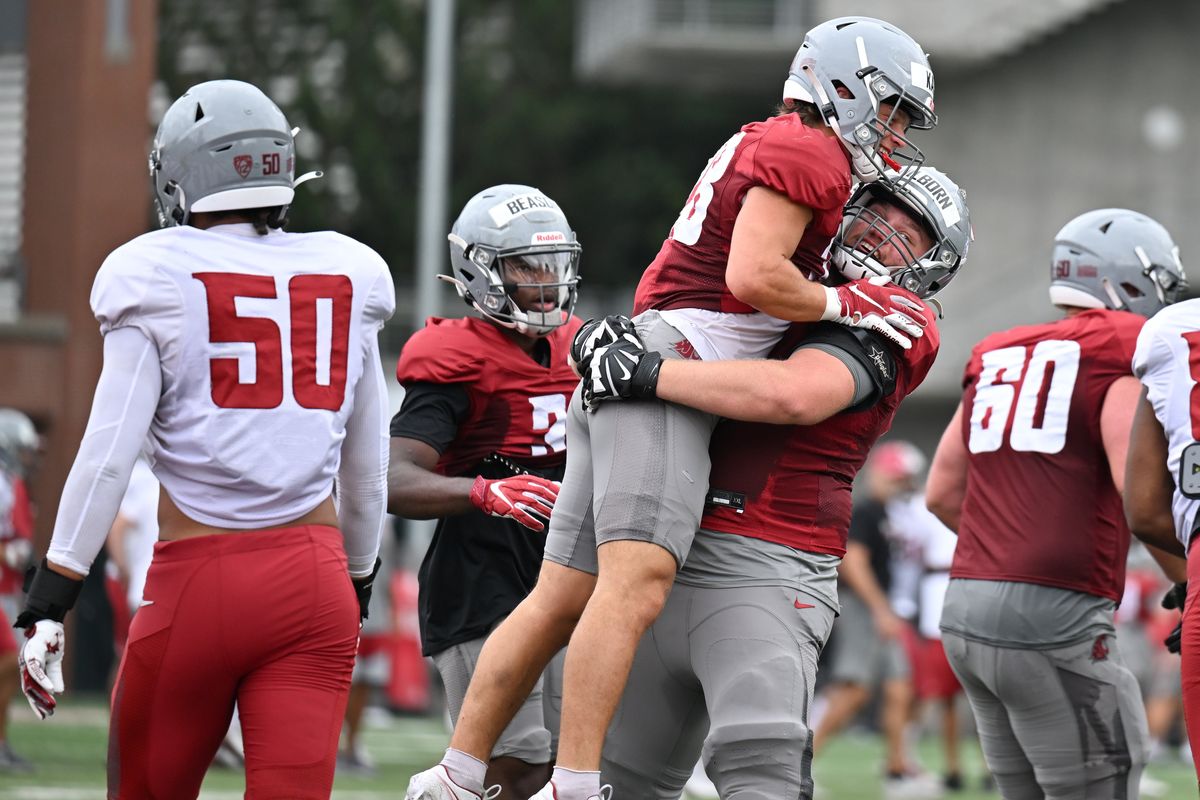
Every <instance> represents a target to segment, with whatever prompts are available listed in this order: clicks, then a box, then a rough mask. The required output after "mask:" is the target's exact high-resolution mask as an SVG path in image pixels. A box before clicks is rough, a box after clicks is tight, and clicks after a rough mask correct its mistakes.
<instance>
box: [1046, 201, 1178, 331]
mask: <svg viewBox="0 0 1200 800" xmlns="http://www.w3.org/2000/svg"><path fill="white" fill-rule="evenodd" d="M1186 288H1187V276H1186V275H1185V274H1184V270H1183V262H1182V261H1180V259H1179V248H1178V247H1177V246H1176V244H1175V241H1174V240H1173V239H1172V238H1171V234H1169V233H1167V229H1166V228H1164V227H1163V226H1162V225H1160V224H1159V223H1158V222H1156V221H1154V220H1153V219H1151V218H1150V217H1148V216H1146V215H1145V214H1141V213H1138V212H1137V211H1130V210H1129V209H1126V208H1101V209H1097V210H1095V211H1088V212H1086V213H1084V214H1080V215H1079V216H1078V217H1076V218H1075V219H1073V220H1071V221H1070V222H1068V223H1067V224H1066V225H1064V226H1063V227H1062V230H1060V231H1059V232H1058V234H1057V235H1055V237H1054V252H1053V256H1052V257H1051V263H1050V302H1051V303H1053V304H1054V305H1056V306H1078V307H1081V308H1108V309H1112V310H1114V311H1132V312H1133V313H1135V314H1140V315H1141V316H1143V317H1151V316H1153V315H1154V314H1155V313H1157V312H1158V311H1159V310H1160V309H1162V308H1163V307H1165V306H1168V305H1170V304H1171V303H1174V302H1175V301H1177V300H1178V299H1179V298H1180V297H1181V296H1182V295H1183V292H1184V290H1185V289H1186Z"/></svg>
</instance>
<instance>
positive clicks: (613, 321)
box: [567, 314, 642, 378]
mask: <svg viewBox="0 0 1200 800" xmlns="http://www.w3.org/2000/svg"><path fill="white" fill-rule="evenodd" d="M620 339H629V340H632V341H636V342H637V343H638V344H641V342H642V340H641V338H640V337H638V335H637V329H635V328H634V326H633V320H631V319H630V318H629V317H626V316H624V315H623V314H610V315H609V316H607V317H605V318H604V319H589V320H588V321H587V322H585V323H583V325H581V326H580V327H579V330H578V331H577V332H576V333H575V338H574V339H573V340H572V341H571V349H570V350H569V351H567V363H568V364H569V365H570V366H571V369H572V370H574V372H575V374H576V375H578V376H579V377H581V378H582V377H583V376H584V375H586V374H587V372H588V367H589V366H590V365H591V363H592V356H593V355H594V354H595V352H596V351H597V350H598V349H600V348H601V347H604V346H605V345H609V344H612V343H613V342H616V341H618V340H620Z"/></svg>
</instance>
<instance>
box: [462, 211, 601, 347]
mask: <svg viewBox="0 0 1200 800" xmlns="http://www.w3.org/2000/svg"><path fill="white" fill-rule="evenodd" d="M449 240H450V243H451V245H452V246H453V247H454V248H455V249H457V250H458V251H459V252H460V253H461V258H462V259H463V261H465V262H466V263H468V264H470V265H471V266H470V269H469V270H463V269H459V270H458V273H459V276H460V278H465V279H466V280H462V279H453V278H450V277H449V276H442V277H443V279H444V280H448V281H451V282H453V283H455V284H456V286H457V288H458V290H459V293H460V294H461V295H462V296H463V298H464V299H465V300H466V301H467V302H468V303H470V304H471V306H472V307H474V308H475V309H476V310H477V311H478V312H479V313H480V314H483V315H484V316H485V317H487V318H488V319H489V320H491V321H492V322H495V323H496V324H497V325H500V326H501V327H505V328H510V329H512V330H515V331H517V332H518V333H522V334H525V335H527V336H546V335H548V334H549V333H551V332H552V331H554V330H555V329H556V328H559V327H561V326H563V325H564V324H566V322H567V320H569V319H570V318H571V314H572V313H573V312H574V310H575V301H576V298H577V292H578V289H577V287H578V284H579V256H580V253H581V248H580V246H579V243H578V242H559V243H556V244H553V245H538V246H530V247H523V248H516V249H507V250H496V249H494V248H491V247H488V246H487V245H483V244H471V243H469V242H467V241H466V240H464V239H462V238H461V237H459V236H456V235H455V234H450V236H449Z"/></svg>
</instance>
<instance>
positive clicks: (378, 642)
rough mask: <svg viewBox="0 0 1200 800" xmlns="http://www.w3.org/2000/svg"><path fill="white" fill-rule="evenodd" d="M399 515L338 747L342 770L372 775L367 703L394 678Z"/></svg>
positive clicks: (389, 525) (389, 532) (385, 542)
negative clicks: (394, 582)
mask: <svg viewBox="0 0 1200 800" xmlns="http://www.w3.org/2000/svg"><path fill="white" fill-rule="evenodd" d="M395 522H396V518H395V517H392V516H389V517H388V519H387V522H385V523H384V526H383V539H382V540H381V541H380V545H379V560H380V561H381V562H382V563H381V564H380V567H379V572H378V573H376V575H375V588H374V590H373V591H372V592H371V606H370V614H369V615H368V616H367V618H366V619H364V620H363V625H362V630H361V631H360V632H359V634H358V653H357V654H356V655H355V657H354V672H353V673H352V674H351V676H350V698H349V700H347V701H346V721H345V727H344V728H343V729H342V742H341V747H339V748H338V757H337V771H338V774H339V775H341V774H346V775H353V776H356V777H360V778H370V777H372V776H374V775H375V762H374V761H373V760H372V758H371V755H370V754H369V753H368V752H367V747H366V744H365V743H364V742H363V740H362V730H363V723H364V721H365V717H366V712H367V707H368V705H369V704H370V702H371V700H372V697H373V695H374V694H376V693H377V692H379V691H380V690H382V689H383V688H384V687H385V686H387V684H388V680H389V679H390V678H391V674H390V673H391V655H392V653H391V652H390V649H391V648H392V646H393V636H392V629H393V620H392V592H391V584H392V578H393V567H394V565H395V563H396V547H395V544H396V537H395V536H394V535H393V530H394V524H393V523H395Z"/></svg>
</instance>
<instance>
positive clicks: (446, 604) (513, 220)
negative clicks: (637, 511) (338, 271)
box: [388, 185, 580, 798]
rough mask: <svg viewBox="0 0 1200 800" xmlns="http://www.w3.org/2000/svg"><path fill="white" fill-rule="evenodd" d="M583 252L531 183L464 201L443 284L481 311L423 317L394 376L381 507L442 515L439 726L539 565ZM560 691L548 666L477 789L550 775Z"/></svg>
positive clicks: (434, 593)
mask: <svg viewBox="0 0 1200 800" xmlns="http://www.w3.org/2000/svg"><path fill="white" fill-rule="evenodd" d="M579 256H580V245H579V242H578V241H576V238H575V233H574V232H573V231H572V230H571V226H570V223H568V222H567V218H566V217H565V216H564V215H563V212H562V210H561V209H560V208H559V207H558V204H557V203H555V202H554V201H553V200H552V199H550V198H549V197H547V196H546V195H545V194H544V193H543V192H541V191H539V190H538V189H535V188H533V187H531V186H520V185H504V186H494V187H492V188H490V189H485V190H484V191H482V192H480V193H479V194H477V195H475V196H474V197H473V198H471V200H470V202H468V203H467V204H466V206H465V207H464V208H463V210H462V213H461V214H460V215H459V217H458V220H457V221H456V222H455V223H454V226H453V229H452V230H451V232H450V265H451V273H452V274H451V277H450V280H452V281H453V283H454V285H455V287H456V288H457V289H458V293H459V295H460V296H461V297H462V298H463V299H464V300H465V301H466V302H467V304H468V305H469V306H471V307H472V308H473V309H475V311H476V312H478V314H479V316H469V317H465V318H461V319H438V318H436V317H435V318H432V319H430V320H429V321H428V322H427V323H426V325H425V327H424V328H423V329H422V330H420V331H417V332H416V333H415V334H413V336H412V338H410V339H409V340H408V342H407V343H406V344H405V345H404V350H403V352H402V353H401V356H400V363H399V365H398V366H397V369H396V374H397V377H398V378H399V380H400V383H401V384H402V385H403V386H404V389H405V395H404V404H403V405H402V406H401V408H400V412H399V413H398V414H397V415H396V416H395V417H394V418H393V419H392V431H391V432H392V450H391V464H390V467H389V478H388V487H389V510H390V511H391V512H392V513H394V514H398V515H401V516H405V517H410V518H414V519H429V518H436V519H437V520H438V525H437V530H436V531H435V533H434V536H433V540H432V542H430V545H429V550H428V551H427V552H426V554H425V560H424V561H423V562H422V564H421V570H420V573H419V579H420V595H419V607H420V620H421V646H422V649H423V651H424V654H425V655H426V656H430V657H432V658H433V662H434V664H435V665H436V666H437V669H438V672H440V673H441V676H442V682H443V684H444V685H445V688H446V705H447V707H448V708H449V711H450V718H451V720H457V719H458V712H459V709H460V708H461V707H462V700H463V696H464V695H465V693H466V691H467V684H468V683H469V682H470V680H471V674H472V673H473V671H474V667H475V664H476V662H477V661H478V660H479V653H480V650H482V648H483V644H484V641H485V640H486V639H487V636H488V633H489V632H490V631H491V630H492V629H493V628H495V627H496V625H497V624H499V622H500V621H501V620H503V619H504V617H505V616H507V615H508V614H509V612H511V611H512V610H513V609H514V608H515V607H516V606H517V604H518V603H519V602H521V600H523V599H524V598H525V596H526V595H527V594H529V591H530V590H531V589H532V588H533V585H534V582H535V581H536V580H537V575H538V568H539V567H540V566H541V563H542V548H543V547H544V545H545V542H546V519H547V517H548V516H549V512H550V507H551V506H552V505H553V503H554V499H555V497H556V496H557V495H558V483H557V481H559V480H560V479H561V478H562V472H563V465H564V463H565V461H566V438H565V436H566V425H567V422H566V416H567V402H568V401H569V400H570V398H571V393H572V392H573V391H574V390H575V386H576V385H577V384H578V383H579V378H578V377H577V376H576V375H575V373H574V372H573V371H572V370H571V367H570V366H569V365H568V363H567V352H568V351H569V349H570V346H571V339H572V337H573V336H574V335H575V332H576V331H577V330H578V329H579V325H580V321H579V319H578V318H577V317H574V316H572V314H571V311H572V309H573V308H574V306H575V297H576V285H577V283H578V281H579ZM561 693H562V671H561V659H556V660H555V662H551V666H550V667H549V668H547V670H546V672H545V675H544V676H543V677H539V678H538V679H537V681H536V683H535V684H534V687H533V690H532V691H531V692H530V693H529V696H528V697H527V698H525V699H524V703H523V704H522V705H521V707H520V709H519V710H518V711H517V712H516V715H515V716H514V717H513V720H512V722H511V723H509V725H508V727H507V728H505V730H504V732H503V733H502V734H501V736H500V738H499V740H498V741H497V742H496V745H495V747H494V748H493V749H492V752H491V754H490V756H491V757H490V759H489V760H488V771H487V783H488V785H498V786H500V787H501V789H502V794H503V796H504V797H520V798H524V797H528V796H529V795H531V794H533V793H534V792H536V791H537V790H538V788H539V787H541V785H542V784H543V783H545V782H546V779H547V778H548V777H549V772H550V770H549V767H548V765H549V763H550V761H551V760H552V757H553V755H554V743H555V740H556V739H557V734H558V721H557V716H558V711H557V709H558V705H559V702H560V700H559V698H560V697H561ZM448 758H449V759H450V760H451V761H454V759H455V758H470V756H466V755H465V754H457V755H456V754H455V753H454V752H453V751H452V752H451V753H450V754H449V755H448ZM467 763H470V762H467Z"/></svg>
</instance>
